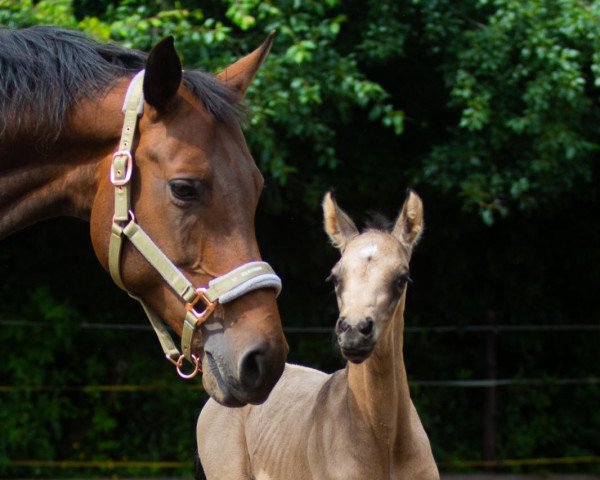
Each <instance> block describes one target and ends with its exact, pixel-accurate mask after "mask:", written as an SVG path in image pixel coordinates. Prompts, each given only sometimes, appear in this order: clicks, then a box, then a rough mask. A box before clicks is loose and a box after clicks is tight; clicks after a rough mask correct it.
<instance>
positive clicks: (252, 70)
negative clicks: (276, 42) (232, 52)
mask: <svg viewBox="0 0 600 480" xmlns="http://www.w3.org/2000/svg"><path fill="white" fill-rule="evenodd" d="M274 37H275V31H272V32H271V33H269V35H268V36H267V38H266V39H265V41H264V42H263V44H262V45H261V46H260V47H258V48H257V49H256V50H254V51H253V52H252V53H250V54H249V55H246V56H245V57H243V58H241V59H239V60H238V61H237V62H235V63H233V64H231V65H229V66H228V67H227V68H225V69H224V70H223V71H221V72H220V73H218V74H217V78H218V79H219V80H221V81H222V82H224V83H225V84H227V86H229V88H231V89H232V90H233V91H234V93H235V95H236V96H237V98H238V100H241V99H242V98H244V95H245V94H246V90H248V87H249V86H250V84H251V83H252V80H253V79H254V76H255V75H256V72H258V69H259V68H260V66H261V65H262V64H263V62H264V61H265V58H267V55H268V54H269V50H271V45H272V44H273V38H274Z"/></svg>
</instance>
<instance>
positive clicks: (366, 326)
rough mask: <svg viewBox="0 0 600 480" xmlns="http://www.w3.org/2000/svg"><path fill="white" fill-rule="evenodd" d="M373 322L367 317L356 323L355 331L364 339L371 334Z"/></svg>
mask: <svg viewBox="0 0 600 480" xmlns="http://www.w3.org/2000/svg"><path fill="white" fill-rule="evenodd" d="M374 324H375V322H374V321H373V319H372V318H371V317H367V318H365V319H364V320H361V321H360V322H358V325H356V329H357V330H358V331H359V332H360V334H361V335H362V336H364V337H368V336H370V335H371V334H372V333H373V325H374Z"/></svg>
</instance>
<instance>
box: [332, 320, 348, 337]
mask: <svg viewBox="0 0 600 480" xmlns="http://www.w3.org/2000/svg"><path fill="white" fill-rule="evenodd" d="M348 330H350V325H348V322H346V317H340V318H338V321H337V323H336V324H335V332H336V333H337V334H340V333H344V332H347V331H348Z"/></svg>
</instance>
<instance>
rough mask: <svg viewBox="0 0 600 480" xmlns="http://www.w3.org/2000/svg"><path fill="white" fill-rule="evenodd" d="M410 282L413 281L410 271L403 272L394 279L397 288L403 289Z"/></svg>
mask: <svg viewBox="0 0 600 480" xmlns="http://www.w3.org/2000/svg"><path fill="white" fill-rule="evenodd" d="M408 282H412V280H411V278H410V275H409V274H408V273H401V274H400V275H398V276H397V277H396V278H395V279H394V286H395V287H396V290H398V291H402V290H404V287H405V286H406V284H407V283H408Z"/></svg>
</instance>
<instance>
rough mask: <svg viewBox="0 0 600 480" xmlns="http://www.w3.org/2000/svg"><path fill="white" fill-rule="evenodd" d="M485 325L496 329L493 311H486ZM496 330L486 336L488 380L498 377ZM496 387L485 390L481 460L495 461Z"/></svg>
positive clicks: (493, 329) (491, 330) (491, 386)
mask: <svg viewBox="0 0 600 480" xmlns="http://www.w3.org/2000/svg"><path fill="white" fill-rule="evenodd" d="M486 316H487V323H488V325H490V326H491V327H496V325H497V318H496V312H495V311H494V310H488V312H487V315H486ZM496 335H497V331H496V328H490V330H489V331H488V333H487V335H486V349H485V357H486V358H485V360H486V362H485V363H486V370H487V372H486V373H487V375H486V376H487V378H488V380H492V381H494V380H496V378H497V375H498V358H497V346H496ZM496 395H497V392H496V385H494V384H492V385H490V386H489V387H488V388H486V389H485V398H484V403H483V458H484V460H496V433H497V432H496V412H497V396H496Z"/></svg>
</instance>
